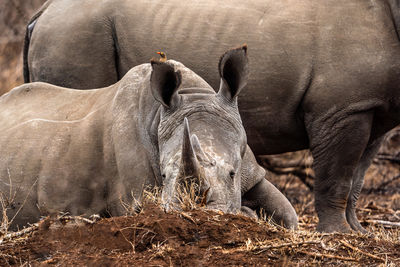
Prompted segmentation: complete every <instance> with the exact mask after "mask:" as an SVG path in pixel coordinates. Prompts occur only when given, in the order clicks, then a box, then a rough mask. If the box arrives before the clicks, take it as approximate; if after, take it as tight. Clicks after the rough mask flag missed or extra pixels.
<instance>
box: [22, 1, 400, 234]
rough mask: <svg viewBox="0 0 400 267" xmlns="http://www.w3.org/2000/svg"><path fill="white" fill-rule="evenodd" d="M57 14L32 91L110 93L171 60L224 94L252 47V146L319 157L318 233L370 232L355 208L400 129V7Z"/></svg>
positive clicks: (34, 68) (43, 32)
mask: <svg viewBox="0 0 400 267" xmlns="http://www.w3.org/2000/svg"><path fill="white" fill-rule="evenodd" d="M48 4H49V6H48V8H47V9H46V8H44V9H43V10H44V12H43V14H42V15H41V16H40V17H39V19H38V20H37V23H36V26H35V29H34V30H33V34H32V39H31V40H30V44H29V42H27V44H26V47H27V48H28V45H29V52H28V53H26V57H25V58H26V59H27V61H26V63H27V64H26V70H27V71H26V72H25V74H26V77H29V76H30V79H31V80H33V81H48V82H52V83H55V84H60V85H66V86H72V87H76V88H91V87H93V86H104V85H107V84H111V83H113V82H115V81H117V80H118V79H119V78H120V77H121V76H122V75H123V74H124V73H125V72H126V71H127V70H129V68H130V67H131V66H133V65H135V64H138V63H142V62H145V61H146V60H147V58H148V57H149V56H148V55H149V54H152V53H154V52H155V51H165V52H167V55H168V56H170V57H171V58H174V59H177V60H179V61H182V62H184V64H185V65H187V66H188V67H190V68H192V69H193V70H194V71H196V73H198V74H199V75H200V76H202V77H204V78H205V79H206V81H207V82H209V83H210V84H211V85H212V86H216V85H217V84H218V82H219V77H218V75H216V74H215V73H214V72H213V71H212V70H213V69H214V67H213V66H214V62H213V59H214V58H215V57H216V56H218V55H219V54H221V53H222V52H223V51H224V50H226V49H227V48H229V47H230V46H232V45H238V44H241V43H244V42H246V43H247V44H248V45H249V47H250V73H251V78H250V80H249V83H248V86H249V88H251V90H248V91H246V92H243V94H241V95H240V97H239V107H240V112H241V115H242V118H243V124H244V126H245V129H246V132H247V136H248V143H249V145H250V147H251V148H252V149H253V151H254V152H255V154H258V155H259V154H273V153H281V152H286V151H293V150H298V149H304V148H308V147H309V148H310V149H311V151H312V154H313V156H314V159H315V160H314V169H315V172H316V182H315V203H316V211H317V213H318V217H319V224H318V229H319V230H321V231H349V230H350V229H354V230H360V231H363V228H362V227H361V225H360V224H359V222H358V220H357V218H356V215H355V205H356V201H357V198H358V195H359V193H360V190H361V188H362V183H363V177H364V173H365V171H366V169H367V168H368V166H369V165H370V162H371V159H372V157H373V155H374V153H375V151H376V150H377V148H378V147H379V141H380V139H381V137H382V136H383V134H384V133H385V132H387V131H388V130H390V129H391V128H393V127H394V126H396V125H397V124H399V121H400V110H399V107H400V99H399V95H400V58H399V57H400V46H399V38H398V31H397V29H396V26H398V25H400V23H399V20H400V15H399V14H400V10H399V4H398V1H395V0H379V1H377V0H370V1H366V0H327V1H315V0H303V1H298V0H287V1H275V0H253V1H241V0H232V1H217V0H208V1H180V0H167V1H164V0H163V1H161V0H160V1H144V0H137V1H124V0H112V1H102V2H101V4H99V1H97V0H86V1H69V0H53V1H52V2H48ZM39 13H40V12H39ZM26 51H28V50H27V49H26Z"/></svg>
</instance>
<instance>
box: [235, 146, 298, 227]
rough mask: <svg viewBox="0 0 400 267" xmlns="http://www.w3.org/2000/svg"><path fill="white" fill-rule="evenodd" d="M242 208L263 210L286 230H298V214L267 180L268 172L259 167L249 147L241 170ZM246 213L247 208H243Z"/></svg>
mask: <svg viewBox="0 0 400 267" xmlns="http://www.w3.org/2000/svg"><path fill="white" fill-rule="evenodd" d="M241 169H242V170H241V179H242V181H241V186H242V206H245V207H248V208H250V209H252V210H256V211H260V210H263V211H264V212H265V213H266V214H267V216H269V217H271V218H272V219H273V221H275V222H277V223H279V224H283V225H284V226H285V227H286V228H291V229H296V228H297V214H296V211H295V210H294V208H293V206H292V205H291V204H290V202H289V200H288V199H287V198H286V197H285V196H284V195H283V194H282V193H281V192H280V191H279V190H278V189H277V188H276V187H275V186H274V185H273V184H271V183H270V182H269V181H267V180H266V179H265V177H266V174H267V172H266V170H265V169H264V168H262V167H261V166H260V165H258V163H257V161H256V159H255V157H254V154H253V152H252V151H251V149H250V148H249V147H247V149H246V153H245V155H244V157H243V161H242V168H241ZM242 210H244V211H245V208H242Z"/></svg>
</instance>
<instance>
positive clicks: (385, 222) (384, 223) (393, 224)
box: [365, 220, 400, 227]
mask: <svg viewBox="0 0 400 267" xmlns="http://www.w3.org/2000/svg"><path fill="white" fill-rule="evenodd" d="M365 221H366V222H367V223H371V224H382V225H387V226H393V227H400V222H389V221H383V220H365Z"/></svg>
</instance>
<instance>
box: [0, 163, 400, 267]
mask: <svg viewBox="0 0 400 267" xmlns="http://www.w3.org/2000/svg"><path fill="white" fill-rule="evenodd" d="M384 165H385V166H380V165H374V166H373V167H372V168H371V169H370V171H369V172H368V179H367V181H366V187H365V188H364V191H363V194H362V196H361V199H360V204H361V205H360V208H359V210H358V214H359V217H360V219H361V222H362V223H363V225H364V226H365V227H366V228H367V229H368V230H369V231H370V232H371V233H373V234H374V235H361V234H356V233H353V234H319V233H316V232H315V225H316V222H317V219H316V216H315V213H314V210H313V201H312V194H311V193H310V192H309V191H308V189H307V188H306V186H304V185H303V184H302V183H301V182H299V180H298V179H297V178H295V179H293V178H291V177H290V175H289V176H283V177H273V181H274V182H276V184H277V185H278V186H282V185H285V188H283V187H281V189H282V190H284V191H285V193H286V194H288V196H289V198H290V199H291V201H292V203H293V204H294V205H295V207H296V210H297V212H298V214H299V216H300V230H298V231H294V232H292V231H288V230H285V229H282V228H281V227H279V226H273V225H271V224H269V223H268V222H265V221H255V220H253V219H250V218H247V217H244V216H241V215H231V214H221V213H217V212H214V211H207V210H204V209H201V208H199V209H195V210H188V211H185V212H172V213H165V212H164V211H162V210H161V209H160V208H159V206H157V205H155V204H152V203H148V204H146V205H145V206H144V208H143V209H142V211H141V212H140V213H139V214H137V215H134V216H125V217H116V218H107V219H101V220H100V221H98V222H95V223H94V224H87V223H85V222H82V221H80V220H76V221H74V220H70V221H65V220H58V219H50V218H47V219H46V220H44V221H42V222H41V224H40V226H39V229H38V230H35V231H33V232H31V233H29V234H27V235H25V236H22V237H19V238H14V239H12V240H6V241H4V243H3V244H2V245H0V265H1V266H7V265H24V264H31V265H61V266H72V265H80V266H109V265H117V266H120V265H121V266H124V265H134V266H189V265H193V266H227V265H228V266H231V265H236V266H248V265H257V266H260V265H273V266H278V265H279V266H286V265H289V266H296V265H307V266H308V265H327V264H329V265H340V266H343V265H349V266H350V265H351V266H353V265H367V266H375V265H379V264H384V265H387V266H400V227H396V228H389V227H386V228H385V227H384V226H383V225H381V224H379V223H376V222H375V221H377V220H384V221H393V222H400V194H399V192H400V190H399V189H400V181H398V180H396V181H393V182H392V183H390V185H388V186H386V187H384V188H381V190H377V191H376V190H375V189H376V187H374V185H375V183H377V184H378V185H381V184H382V182H383V181H384V180H385V179H388V180H390V177H392V174H394V173H395V172H397V173H398V172H399V171H398V166H395V165H394V164H387V163H385V164H384ZM379 172H383V174H384V175H387V176H388V177H387V178H384V177H380V179H379V181H375V177H376V176H375V175H376V174H377V173H379ZM278 179H280V180H278ZM370 186H371V187H370ZM374 190H375V191H374ZM368 191H371V193H368Z"/></svg>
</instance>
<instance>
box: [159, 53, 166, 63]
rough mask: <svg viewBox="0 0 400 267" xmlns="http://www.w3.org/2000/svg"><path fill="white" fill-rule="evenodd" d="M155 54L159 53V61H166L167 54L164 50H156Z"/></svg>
mask: <svg viewBox="0 0 400 267" xmlns="http://www.w3.org/2000/svg"><path fill="white" fill-rule="evenodd" d="M157 54H159V55H160V57H161V58H160V62H165V61H167V55H166V54H165V53H164V52H157Z"/></svg>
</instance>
